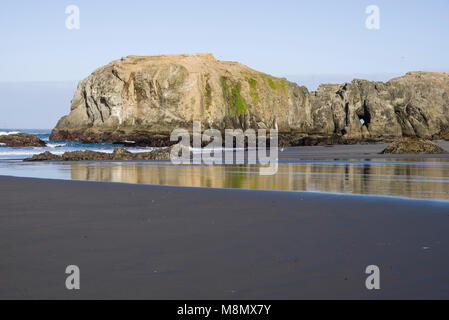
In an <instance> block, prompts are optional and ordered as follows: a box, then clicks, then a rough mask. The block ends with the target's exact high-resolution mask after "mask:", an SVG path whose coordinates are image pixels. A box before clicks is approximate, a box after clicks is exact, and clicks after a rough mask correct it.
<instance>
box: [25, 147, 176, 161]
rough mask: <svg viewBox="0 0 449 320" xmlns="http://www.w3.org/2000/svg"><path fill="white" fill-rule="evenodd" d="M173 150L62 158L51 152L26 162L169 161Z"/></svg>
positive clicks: (66, 155) (67, 154) (119, 151)
mask: <svg viewBox="0 0 449 320" xmlns="http://www.w3.org/2000/svg"><path fill="white" fill-rule="evenodd" d="M171 150H172V148H171V147H170V148H163V149H156V150H153V151H150V152H140V153H132V152H129V151H127V150H125V149H123V148H116V149H114V152H113V153H105V152H96V151H91V150H86V151H71V152H65V153H64V154H63V155H62V156H58V155H55V154H53V153H51V152H48V151H46V152H43V153H40V154H35V155H34V156H33V157H31V158H27V159H24V161H108V160H111V161H126V160H169V159H170V152H171Z"/></svg>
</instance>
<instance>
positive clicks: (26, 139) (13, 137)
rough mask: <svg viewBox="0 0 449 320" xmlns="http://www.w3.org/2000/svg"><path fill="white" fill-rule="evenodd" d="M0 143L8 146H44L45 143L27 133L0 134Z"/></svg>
mask: <svg viewBox="0 0 449 320" xmlns="http://www.w3.org/2000/svg"><path fill="white" fill-rule="evenodd" d="M0 143H3V144H5V145H6V146H8V147H45V146H46V145H47V144H46V143H45V142H44V141H42V140H41V139H39V138H38V137H36V136H35V135H32V134H28V133H12V134H5V135H0Z"/></svg>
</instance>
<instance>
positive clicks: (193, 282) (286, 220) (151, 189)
mask: <svg viewBox="0 0 449 320" xmlns="http://www.w3.org/2000/svg"><path fill="white" fill-rule="evenodd" d="M0 252H1V255H0V298H1V299H48V298H56V299H93V298H94V299H105V298H112V299H347V298H355V299H378V298H384V299H405V298H411V299H418V298H425V299H427V298H429V299H430V298H432V299H443V298H444V299H449V271H448V270H449V255H448V254H447V253H448V252H449V203H448V202H435V201H422V200H405V199H398V198H385V197H369V196H343V195H332V194H314V193H302V192H276V191H247V190H228V189H221V190H218V189H201V188H183V187H164V186H147V185H130V184H115V183H98V182H84V181H58V180H43V179H30V178H13V177H1V176H0ZM72 264H74V265H78V266H79V267H80V269H81V290H79V291H68V290H67V289H65V279H66V276H67V275H66V274H65V268H66V266H67V265H72ZM372 264H374V265H378V266H379V267H380V270H381V277H380V284H381V289H380V290H378V291H368V290H367V289H366V288H365V279H366V277H367V275H366V274H365V268H366V266H368V265H372Z"/></svg>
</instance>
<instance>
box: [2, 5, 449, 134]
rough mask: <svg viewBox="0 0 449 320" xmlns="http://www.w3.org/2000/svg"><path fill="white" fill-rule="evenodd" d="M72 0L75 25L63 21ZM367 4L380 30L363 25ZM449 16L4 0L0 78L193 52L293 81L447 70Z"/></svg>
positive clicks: (438, 11) (65, 75) (47, 77)
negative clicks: (125, 58) (76, 13)
mask: <svg viewBox="0 0 449 320" xmlns="http://www.w3.org/2000/svg"><path fill="white" fill-rule="evenodd" d="M71 4H74V5H77V6H78V7H79V9H80V22H81V28H80V30H68V29H66V27H65V20H66V18H67V14H66V13H65V8H66V6H68V5H71ZM371 4H374V5H377V6H378V7H379V8H380V30H368V29H366V28H365V20H366V18H367V14H366V13H365V8H366V7H367V6H368V5H371ZM448 17H449V1H448V0H432V1H424V0H421V1H417V0H415V1H413V0H408V1H404V0H369V1H364V0H341V1H335V0H322V1H320V0H313V1H312V0H307V1H300V0H277V1H273V0H271V1H264V0H256V1H254V0H239V1H234V0H227V1H216V0H207V1H206V0H202V1H199V0H182V1H170V0H165V1H161V0H158V1H151V0H149V1H132V0H128V1H99V0H96V1H92V0H91V1H80V0H72V1H61V0H57V1H56V0H55V1H44V0H40V1H20V0H15V1H4V2H2V7H1V11H0V39H1V40H0V82H23V81H39V82H42V81H70V82H76V81H79V80H81V79H82V78H85V77H87V76H88V75H89V74H90V73H91V72H92V71H93V70H94V69H96V68H97V67H99V66H101V65H104V64H106V63H108V62H110V61H111V60H114V59H118V58H120V57H122V56H126V55H130V54H134V55H155V54H164V53H197V52H212V53H213V54H214V55H215V56H216V57H217V58H218V59H222V60H233V61H240V62H242V63H244V64H246V65H248V66H250V67H252V68H255V69H257V70H260V71H264V72H266V73H270V74H273V75H276V76H292V77H291V78H292V79H294V78H295V77H294V76H299V79H304V75H317V74H327V75H352V74H367V75H369V74H400V73H405V72H407V71H411V70H429V71H449V59H448V52H449V41H448V35H449V18H448ZM72 87H73V86H72ZM72 87H71V88H72ZM5 90H7V89H5ZM64 90H66V89H64ZM70 99H71V96H69V97H67V98H66V99H65V100H64V101H61V102H60V103H61V104H62V103H64V105H59V106H58V108H60V110H59V109H58V113H67V112H68V111H69V106H68V105H67V102H66V100H68V101H70ZM11 100H14V98H13V97H12V98H11ZM44 102H45V101H44ZM44 102H42V103H44ZM49 103H50V102H49ZM52 103H55V102H54V101H53V102H52ZM58 103H59V102H58ZM2 108H6V106H5V105H0V112H2V111H3V110H2ZM55 108H56V105H55ZM5 121H6V120H5V119H4V118H3V119H0V126H5ZM54 121H55V120H54V119H51V120H49V121H48V125H49V126H50V124H52V125H53V122H54ZM43 123H44V122H42V124H41V125H40V126H38V127H42V126H44V127H45V126H46V125H47V122H45V125H44V124H43ZM8 124H9V125H8ZM6 125H8V126H9V127H14V126H16V124H15V123H10V122H8V123H7V124H6Z"/></svg>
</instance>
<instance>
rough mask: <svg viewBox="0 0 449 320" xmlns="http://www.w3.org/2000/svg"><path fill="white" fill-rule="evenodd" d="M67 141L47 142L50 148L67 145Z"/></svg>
mask: <svg viewBox="0 0 449 320" xmlns="http://www.w3.org/2000/svg"><path fill="white" fill-rule="evenodd" d="M66 145H67V143H47V147H49V148H60V147H65V146H66Z"/></svg>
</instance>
